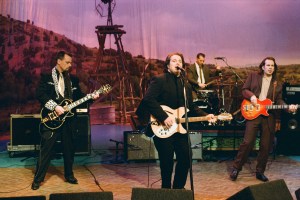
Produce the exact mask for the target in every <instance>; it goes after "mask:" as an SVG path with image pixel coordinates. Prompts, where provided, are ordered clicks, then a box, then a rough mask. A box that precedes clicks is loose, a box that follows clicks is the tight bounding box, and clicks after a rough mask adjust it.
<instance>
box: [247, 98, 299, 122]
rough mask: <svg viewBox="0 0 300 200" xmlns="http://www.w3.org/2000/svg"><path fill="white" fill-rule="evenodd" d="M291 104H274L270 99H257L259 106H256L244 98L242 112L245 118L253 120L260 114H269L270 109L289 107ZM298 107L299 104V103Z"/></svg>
mask: <svg viewBox="0 0 300 200" xmlns="http://www.w3.org/2000/svg"><path fill="white" fill-rule="evenodd" d="M288 108H289V105H272V101H271V100H270V99H265V100H263V101H260V100H259V99H257V106H254V105H253V104H252V103H251V102H250V101H249V100H247V99H244V100H243V102H242V105H241V112H242V115H243V117H244V118H245V119H248V120H253V119H256V118H257V117H258V116H259V115H264V116H269V113H268V110H270V109H288ZM297 109H298V105H297Z"/></svg>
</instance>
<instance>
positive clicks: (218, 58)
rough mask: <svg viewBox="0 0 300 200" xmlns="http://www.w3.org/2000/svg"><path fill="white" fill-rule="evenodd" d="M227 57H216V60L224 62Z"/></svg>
mask: <svg viewBox="0 0 300 200" xmlns="http://www.w3.org/2000/svg"><path fill="white" fill-rule="evenodd" d="M224 58H225V57H215V59H216V60H224Z"/></svg>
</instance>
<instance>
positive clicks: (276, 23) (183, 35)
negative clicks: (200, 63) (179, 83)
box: [0, 0, 300, 66]
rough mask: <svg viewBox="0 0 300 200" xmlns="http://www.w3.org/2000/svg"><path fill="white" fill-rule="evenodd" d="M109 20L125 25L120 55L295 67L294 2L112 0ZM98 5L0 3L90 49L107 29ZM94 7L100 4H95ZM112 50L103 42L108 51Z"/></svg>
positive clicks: (299, 58)
mask: <svg viewBox="0 0 300 200" xmlns="http://www.w3.org/2000/svg"><path fill="white" fill-rule="evenodd" d="M113 2H114V3H116V6H115V7H114V10H113V23H114V24H117V25H124V27H123V30H125V31H126V34H125V35H123V36H122V42H123V46H124V50H125V51H128V52H130V53H132V55H133V56H137V55H143V56H145V57H146V58H158V59H165V57H166V55H167V54H168V53H170V52H174V51H179V52H182V53H183V54H184V56H185V59H186V62H194V61H195V57H196V54H197V53H198V52H203V53H205V54H206V55H207V63H218V64H220V65H225V63H224V62H223V61H220V60H215V59H214V57H226V61H227V63H228V64H229V65H231V66H249V65H254V64H258V63H260V61H261V60H262V59H263V58H264V57H266V56H274V57H275V58H276V60H277V63H278V64H300V40H299V37H300V14H299V13H300V12H299V10H300V0H190V1H187V0H116V1H113ZM97 5H101V6H102V8H103V9H104V14H105V13H106V10H107V4H103V3H102V2H101V1H100V0H0V14H2V15H5V16H6V15H7V14H9V15H10V16H11V17H12V18H15V19H18V20H22V21H26V20H27V19H29V20H31V21H34V24H35V25H36V26H39V27H43V28H46V29H48V30H52V31H54V32H56V33H60V34H63V35H65V36H66V37H68V38H70V39H72V40H74V41H76V42H78V43H80V44H84V45H86V46H88V47H98V41H97V36H96V33H95V27H96V26H98V25H106V22H107V18H106V17H101V16H100V15H99V13H98V12H97V11H96V9H95V7H96V6H97ZM98 8H100V7H98ZM110 47H111V48H116V47H115V45H114V37H107V40H106V48H110Z"/></svg>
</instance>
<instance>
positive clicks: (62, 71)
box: [31, 51, 99, 190]
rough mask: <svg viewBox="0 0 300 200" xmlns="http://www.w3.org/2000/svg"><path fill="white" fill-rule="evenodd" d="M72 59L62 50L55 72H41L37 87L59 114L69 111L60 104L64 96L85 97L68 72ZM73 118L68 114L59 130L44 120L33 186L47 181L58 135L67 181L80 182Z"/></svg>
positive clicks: (48, 106)
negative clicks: (76, 174) (48, 125)
mask: <svg viewBox="0 0 300 200" xmlns="http://www.w3.org/2000/svg"><path fill="white" fill-rule="evenodd" d="M71 63H72V55H71V54H69V53H66V52H64V51H59V52H58V53H57V56H56V66H55V67H53V68H52V70H51V72H48V73H42V74H41V79H40V83H39V86H38V88H37V91H36V96H37V98H38V100H39V101H40V103H41V105H42V107H44V109H48V110H49V111H51V112H54V113H55V114H56V115H58V116H60V115H63V114H64V113H65V112H68V110H66V109H65V108H64V107H63V105H60V103H61V102H62V101H63V100H64V99H70V100H74V101H76V100H78V99H80V98H82V97H84V94H83V93H82V92H81V89H80V87H79V80H78V78H77V77H75V76H73V75H71V74H69V72H68V71H69V69H70V67H71ZM98 97H99V94H95V95H93V97H92V99H96V98H98ZM72 122H73V117H68V118H66V120H65V121H64V123H63V124H62V125H61V126H60V127H59V128H57V129H55V130H53V129H49V128H47V127H46V126H45V124H43V123H41V127H40V133H41V143H40V153H39V159H38V161H37V165H36V171H35V176H34V179H33V182H32V185H31V189H33V190H37V189H39V187H40V184H41V182H43V181H44V178H45V176H46V172H47V169H48V167H49V165H50V160H51V156H52V153H53V150H54V145H55V143H56V141H57V140H58V139H60V140H61V142H62V149H63V150H62V151H63V158H64V177H65V181H66V182H68V183H71V184H77V179H76V178H75V177H74V173H73V162H74V145H73V134H72Z"/></svg>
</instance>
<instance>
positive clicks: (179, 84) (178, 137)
mask: <svg viewBox="0 0 300 200" xmlns="http://www.w3.org/2000/svg"><path fill="white" fill-rule="evenodd" d="M183 66H184V58H183V55H182V54H181V53H171V54H169V55H168V56H167V58H166V62H165V73H164V74H161V75H158V76H156V77H154V78H153V79H152V80H151V83H150V85H149V87H148V89H147V92H146V94H145V96H144V98H143V100H142V102H141V104H140V105H139V107H138V109H137V111H136V114H137V116H138V117H139V118H144V119H146V121H147V120H149V115H150V114H151V115H152V116H154V117H155V118H156V119H157V121H159V122H160V123H162V124H163V125H164V126H165V127H166V129H169V128H170V127H171V126H172V125H173V124H174V123H176V121H175V120H174V118H173V117H171V116H169V115H168V114H167V113H166V112H165V111H164V110H163V108H162V107H161V106H162V105H165V106H167V107H169V108H171V109H178V108H180V107H184V105H185V103H184V86H183V82H186V83H187V81H186V80H183V79H182V78H181V77H180V74H181V73H182V71H184V69H183ZM185 85H186V94H187V99H188V108H189V110H190V112H192V113H194V114H195V115H200V116H204V115H206V117H207V118H208V120H209V121H210V122H215V120H216V119H215V118H214V115H213V114H207V113H205V112H204V111H202V110H201V109H199V108H198V107H197V106H196V105H194V104H193V101H192V92H191V86H190V84H188V83H187V84H185ZM176 117H178V116H176ZM179 117H180V116H179ZM153 140H154V144H155V147H156V149H157V151H158V156H159V161H160V169H161V178H162V185H161V187H162V188H173V189H182V188H184V186H185V184H186V180H187V174H188V170H189V168H190V159H189V158H190V156H189V145H188V135H187V134H181V133H178V132H176V133H174V134H172V135H171V136H170V137H167V138H160V137H154V138H153ZM174 153H175V154H176V160H177V164H176V168H175V175H174V179H173V185H172V184H171V179H172V172H173V165H174V160H173V158H174Z"/></svg>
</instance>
